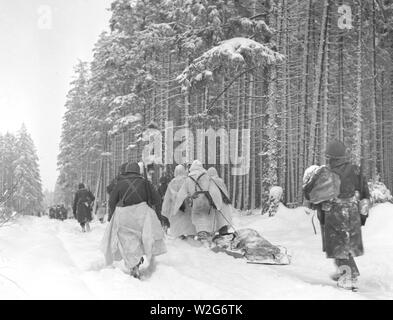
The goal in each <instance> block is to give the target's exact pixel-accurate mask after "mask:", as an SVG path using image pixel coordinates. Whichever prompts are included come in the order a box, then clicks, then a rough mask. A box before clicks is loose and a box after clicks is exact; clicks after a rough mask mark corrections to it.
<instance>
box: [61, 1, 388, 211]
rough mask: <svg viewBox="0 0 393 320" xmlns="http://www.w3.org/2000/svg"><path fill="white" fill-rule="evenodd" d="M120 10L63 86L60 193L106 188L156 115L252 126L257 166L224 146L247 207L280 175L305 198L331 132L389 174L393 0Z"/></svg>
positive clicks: (158, 122) (375, 169) (237, 195)
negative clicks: (239, 172) (242, 162)
mask: <svg viewBox="0 0 393 320" xmlns="http://www.w3.org/2000/svg"><path fill="white" fill-rule="evenodd" d="M110 10H111V19H110V22H109V23H110V32H103V33H102V34H101V36H100V37H99V39H98V41H97V43H96V45H95V48H94V59H93V61H92V62H91V63H90V64H89V63H86V62H82V61H81V62H79V63H78V65H77V66H76V68H75V78H74V80H73V81H72V83H71V89H70V91H69V93H68V96H67V103H66V109H67V110H66V113H65V116H64V123H63V130H62V139H61V146H60V148H61V151H60V154H59V156H58V166H59V170H60V174H59V177H58V181H57V186H56V196H57V198H58V199H57V201H58V202H62V201H64V202H66V203H70V201H71V197H72V192H73V191H74V190H75V187H76V185H77V183H78V182H82V181H83V182H85V183H86V184H87V185H88V186H89V187H90V188H91V189H92V191H96V192H98V190H101V191H100V193H101V197H105V191H104V188H101V189H99V188H98V186H99V185H101V186H105V185H107V184H108V183H109V181H110V180H111V179H113V177H114V176H115V175H116V174H117V168H118V166H119V165H120V164H121V163H122V162H125V161H129V160H140V158H141V152H142V147H143V143H144V142H143V141H141V139H140V135H141V132H143V131H144V130H145V129H146V128H147V127H148V126H149V125H151V123H152V122H154V123H155V127H157V128H158V129H159V130H161V131H162V132H163V134H164V135H165V132H166V131H165V123H166V121H173V123H174V126H175V128H176V129H181V128H190V129H191V130H192V131H193V132H195V131H196V130H198V129H204V130H206V129H208V128H209V127H212V128H213V129H215V130H219V129H220V128H224V129H227V131H229V130H230V129H238V130H239V132H240V131H241V130H242V129H250V135H251V138H250V143H251V145H250V147H251V154H250V170H249V172H248V174H246V175H243V176H236V175H231V167H230V166H229V165H220V164H219V163H220V160H221V159H222V157H223V155H221V154H220V150H222V147H220V143H221V142H220V143H218V146H219V147H218V148H217V150H216V153H217V154H216V158H217V163H218V164H217V165H216V167H217V169H218V171H219V173H220V175H221V176H222V177H223V178H224V179H225V181H226V182H227V184H228V185H229V187H230V192H231V195H232V199H233V202H234V205H235V206H236V207H237V208H242V209H249V208H255V207H259V206H260V205H261V204H262V202H263V200H264V197H265V195H266V192H267V190H269V187H270V186H272V185H281V186H282V187H283V188H284V193H285V202H286V203H287V204H293V205H297V204H300V203H301V202H302V191H301V183H302V176H303V172H304V169H305V168H306V167H308V166H309V165H311V164H324V162H325V156H324V150H325V146H326V144H327V142H328V141H329V140H331V139H340V140H343V141H344V142H345V143H346V145H347V146H348V148H349V152H350V154H351V156H352V159H353V160H354V161H356V162H357V163H359V164H361V165H362V170H363V172H364V173H365V174H366V175H367V176H368V177H369V178H370V179H371V180H374V181H375V180H378V179H380V180H381V181H382V182H384V183H385V184H386V185H387V186H388V187H389V188H390V189H391V188H392V187H393V176H392V174H393V162H392V161H393V148H392V142H393V127H392V123H393V115H392V105H393V103H392V100H393V90H392V88H393V70H392V65H393V64H392V62H393V1H392V0H375V1H361V0H347V1H345V4H344V1H342V0H336V1H333V0H318V1H315V0H214V1H213V0H172V1H168V0H136V1H131V0H115V1H113V3H112V5H111V8H110ZM238 138H239V139H238V145H237V146H236V145H235V146H231V147H235V150H239V151H240V150H241V145H240V141H241V137H240V136H239V137H238ZM179 143H180V142H179ZM163 152H165V151H163ZM224 156H225V155H224ZM205 157H207V155H205ZM202 160H203V159H202ZM168 169H169V168H166V170H168ZM163 170H164V168H163Z"/></svg>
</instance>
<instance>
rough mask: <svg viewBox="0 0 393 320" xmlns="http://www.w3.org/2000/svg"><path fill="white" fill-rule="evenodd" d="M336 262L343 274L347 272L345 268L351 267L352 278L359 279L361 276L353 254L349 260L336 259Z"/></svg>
mask: <svg viewBox="0 0 393 320" xmlns="http://www.w3.org/2000/svg"><path fill="white" fill-rule="evenodd" d="M334 262H335V264H336V266H337V267H338V268H339V269H340V271H341V272H343V271H346V270H345V269H344V267H345V266H347V267H349V268H350V270H351V277H352V278H357V277H358V276H359V275H360V273H359V269H358V267H357V265H356V262H355V259H354V258H353V256H352V255H351V254H350V255H349V258H348V259H335V260H334Z"/></svg>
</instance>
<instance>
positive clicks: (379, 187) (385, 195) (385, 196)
mask: <svg viewBox="0 0 393 320" xmlns="http://www.w3.org/2000/svg"><path fill="white" fill-rule="evenodd" d="M368 187H369V189H370V194H371V201H372V203H383V202H388V201H390V202H393V197H392V194H391V193H390V190H389V189H388V188H387V187H386V186H385V184H384V183H382V182H379V181H377V182H369V183H368Z"/></svg>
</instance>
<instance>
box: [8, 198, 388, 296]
mask: <svg viewBox="0 0 393 320" xmlns="http://www.w3.org/2000/svg"><path fill="white" fill-rule="evenodd" d="M234 221H235V223H236V225H237V227H238V228H243V227H251V228H254V229H257V230H259V231H260V232H261V234H262V235H263V236H264V237H265V238H267V239H268V240H269V241H270V242H272V243H273V244H278V245H283V246H285V247H287V248H288V249H289V251H290V253H291V255H292V264H291V265H289V266H266V265H252V264H246V263H245V261H243V260H237V259H234V258H232V257H230V256H227V255H225V254H224V253H219V254H215V253H213V252H211V251H209V250H208V249H206V248H197V247H193V246H191V245H189V244H187V243H185V242H182V241H181V240H170V239H167V246H168V253H167V254H166V255H163V256H160V257H158V258H157V262H158V263H157V268H156V270H155V272H154V273H153V274H152V276H151V277H150V278H148V279H146V280H144V281H138V280H136V279H133V278H131V277H130V276H128V275H127V274H126V273H125V272H124V271H123V270H122V265H121V264H117V265H116V266H115V267H105V266H104V261H103V256H102V254H101V252H100V250H99V245H100V241H101V238H102V235H103V232H104V228H105V226H106V224H104V225H101V224H99V223H98V222H94V223H93V225H92V232H91V233H85V234H83V233H81V232H80V229H79V226H78V225H77V223H76V222H75V220H68V221H65V222H61V221H55V220H49V219H48V218H46V217H44V218H34V217H23V218H20V219H19V220H18V221H16V222H15V223H14V224H12V225H10V226H5V227H2V228H1V229H0V299H368V298H371V299H393V205H392V204H380V205H378V206H377V207H375V208H374V209H373V210H372V212H371V216H370V218H369V220H368V221H367V225H366V227H365V228H363V232H364V234H363V236H364V243H365V248H366V254H365V255H364V256H363V257H360V258H357V262H358V265H359V269H360V272H361V280H360V291H359V292H357V293H352V292H348V291H344V290H341V289H337V288H336V287H335V283H334V282H333V281H331V280H330V279H329V274H330V273H332V272H333V271H334V267H333V262H332V260H327V259H326V258H325V256H324V254H323V253H322V252H321V239H320V234H319V229H318V228H319V225H318V222H317V219H315V221H316V227H317V229H318V235H315V234H314V232H313V228H312V225H311V216H309V215H306V214H305V211H304V209H303V208H298V209H287V208H285V207H281V208H280V211H279V213H278V214H277V215H276V216H275V217H273V218H268V217H265V216H260V215H251V216H240V215H239V216H236V217H235V219H234Z"/></svg>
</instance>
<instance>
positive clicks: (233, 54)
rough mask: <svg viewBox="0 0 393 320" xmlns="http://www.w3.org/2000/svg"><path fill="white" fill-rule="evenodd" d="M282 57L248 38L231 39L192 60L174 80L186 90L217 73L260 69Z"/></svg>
mask: <svg viewBox="0 0 393 320" xmlns="http://www.w3.org/2000/svg"><path fill="white" fill-rule="evenodd" d="M283 59H284V56H283V55H282V54H280V53H278V52H275V51H273V50H272V49H270V48H269V47H267V46H266V45H264V44H262V43H259V42H256V41H254V40H252V39H248V38H241V37H238V38H232V39H229V40H225V41H222V42H221V43H220V44H219V45H218V46H215V47H213V48H212V49H210V50H208V51H207V52H205V53H204V54H202V55H201V56H200V57H199V58H197V59H195V60H194V61H193V62H192V63H191V64H190V65H189V66H188V67H187V68H186V69H185V70H184V71H183V72H182V73H181V74H180V75H179V76H178V78H177V80H178V81H179V82H180V83H181V84H182V85H183V90H188V89H189V88H191V87H193V86H194V85H197V84H201V83H203V84H204V85H206V84H208V83H209V82H211V81H213V79H214V77H215V76H216V75H225V74H232V75H234V74H236V73H238V72H241V71H242V70H244V69H254V68H261V67H264V66H266V65H272V64H276V63H279V62H281V61H282V60H283Z"/></svg>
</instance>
